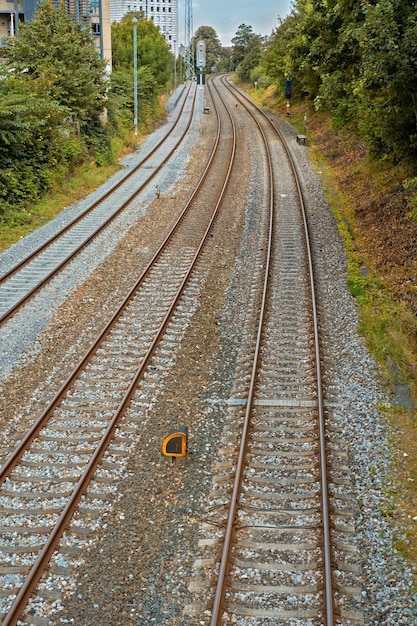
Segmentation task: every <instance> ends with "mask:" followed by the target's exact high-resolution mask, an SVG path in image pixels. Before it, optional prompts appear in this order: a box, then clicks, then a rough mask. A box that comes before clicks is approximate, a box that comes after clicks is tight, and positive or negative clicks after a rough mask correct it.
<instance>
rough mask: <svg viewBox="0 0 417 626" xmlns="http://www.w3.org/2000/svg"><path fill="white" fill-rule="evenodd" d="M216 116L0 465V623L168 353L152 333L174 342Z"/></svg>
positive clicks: (231, 140) (211, 211) (230, 146)
mask: <svg viewBox="0 0 417 626" xmlns="http://www.w3.org/2000/svg"><path fill="white" fill-rule="evenodd" d="M213 97H215V93H214V94H213ZM217 100H218V98H217ZM217 106H220V104H218V105H217ZM217 119H218V131H217V136H216V140H215V143H214V147H213V151H212V155H211V157H210V160H209V162H208V164H207V166H206V168H205V171H204V173H203V175H202V177H201V179H200V181H199V183H198V185H197V186H196V189H195V191H194V193H193V195H192V197H191V198H190V200H189V202H188V203H187V205H186V206H185V207H184V209H183V211H182V213H181V216H180V218H179V219H178V221H177V223H176V224H175V225H174V227H173V229H172V231H171V232H170V233H169V235H168V236H167V237H166V239H165V241H164V243H163V244H162V246H161V248H160V249H159V250H158V251H157V252H156V253H155V255H154V257H153V259H152V261H151V262H150V263H149V265H148V267H147V268H146V269H145V270H144V272H143V273H142V275H141V276H140V277H139V279H138V281H137V283H136V285H135V286H134V287H133V288H132V289H131V291H130V293H129V294H128V296H127V298H126V300H125V301H124V303H123V304H122V306H121V307H120V309H119V310H118V311H117V312H116V313H115V314H114V315H113V317H112V319H111V320H110V321H109V322H108V323H107V325H106V327H105V328H104V329H103V330H102V332H101V333H100V335H99V336H98V337H97V338H96V339H95V341H94V343H93V344H92V345H91V348H90V349H89V350H88V352H87V353H86V354H85V355H84V357H83V359H82V360H81V361H80V362H79V364H78V365H77V367H76V368H75V369H74V370H73V372H72V373H71V374H70V376H69V377H68V378H67V380H66V381H65V382H64V384H63V385H62V387H61V389H60V390H59V391H58V393H57V394H56V395H55V397H54V398H53V400H52V401H51V402H50V403H49V404H48V406H46V407H45V409H44V411H43V413H42V415H41V416H40V417H39V419H38V420H37V421H36V423H35V424H34V425H33V427H32V428H31V430H30V431H29V432H28V433H27V434H26V435H25V436H24V437H23V438H22V440H21V442H20V444H19V445H18V446H17V447H16V449H15V450H13V452H12V453H11V454H10V455H9V456H8V458H7V459H6V460H5V462H4V464H3V466H2V469H1V471H0V485H1V489H0V506H1V507H2V510H3V512H4V514H5V516H6V519H7V521H6V523H5V524H4V525H2V528H1V537H0V553H1V559H2V567H1V570H0V580H1V587H2V589H3V591H2V594H1V595H0V601H1V609H0V611H1V614H2V615H3V621H2V624H3V626H6V625H9V624H16V623H18V621H19V619H20V618H21V616H22V615H23V613H24V611H25V607H26V606H27V603H28V602H29V600H30V598H31V596H32V594H33V593H34V590H35V589H36V587H37V585H38V583H39V580H40V579H41V576H42V574H43V572H44V571H45V568H46V567H47V565H48V562H49V560H50V558H51V555H52V554H53V553H54V551H56V549H57V546H58V544H59V541H60V539H61V537H62V535H63V533H64V531H65V529H66V528H67V526H68V524H69V521H70V520H71V519H72V517H73V515H74V513H75V511H76V509H77V506H78V505H79V503H80V500H81V498H82V496H83V494H84V493H85V491H86V489H87V487H88V485H89V483H90V481H91V480H92V479H93V477H94V475H95V472H96V471H97V467H98V465H99V464H100V462H101V461H102V458H103V455H104V454H105V451H106V450H107V449H108V447H109V445H110V442H111V441H112V439H113V438H114V437H115V434H116V432H117V430H118V428H119V427H120V423H121V421H122V420H123V416H124V414H125V411H126V409H127V408H128V406H129V404H130V402H131V400H132V398H133V397H134V395H135V392H136V390H137V389H138V386H139V384H140V382H141V381H142V380H143V379H145V378H149V377H152V376H153V375H154V374H153V369H154V368H155V367H156V366H155V365H152V363H153V362H154V361H153V359H156V360H158V359H159V360H161V359H162V360H164V359H165V358H169V357H165V356H163V355H160V354H159V355H158V353H157V350H158V346H159V345H160V343H161V341H162V340H164V342H165V346H166V344H168V345H169V344H170V342H171V341H172V346H174V345H175V341H174V340H175V336H176V333H177V330H176V326H177V324H178V322H177V321H176V317H177V318H178V317H179V318H182V317H184V316H186V315H187V307H188V308H190V307H191V308H192V305H193V302H194V300H195V295H194V292H195V286H194V285H193V281H192V276H193V272H194V271H195V268H196V266H197V265H198V263H199V259H200V256H201V254H202V252H203V251H204V249H205V246H206V245H207V242H210V237H209V234H210V231H211V229H212V226H213V224H214V221H215V220H216V218H217V215H218V213H219V211H220V208H221V202H222V198H223V196H224V194H225V192H226V189H227V183H228V179H229V177H230V173H231V171H232V167H233V162H234V157H235V129H234V125H233V120H232V117H231V115H230V113H228V114H227V112H226V111H225V110H224V107H223V110H222V111H220V112H218V113H217ZM221 120H222V121H221ZM171 349H172V348H171ZM165 350H166V347H165ZM171 358H172V357H171ZM129 427H130V426H129V425H127V429H128V430H129ZM111 465H112V464H111V463H110V466H111ZM22 619H23V618H22Z"/></svg>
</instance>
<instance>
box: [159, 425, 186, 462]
mask: <svg viewBox="0 0 417 626" xmlns="http://www.w3.org/2000/svg"><path fill="white" fill-rule="evenodd" d="M187 440H188V428H187V427H186V426H181V427H180V428H178V429H177V430H173V431H171V432H170V433H169V435H168V436H167V437H165V439H164V442H163V444H162V454H164V455H165V456H171V457H174V458H176V457H177V456H181V457H183V456H185V455H186V454H187Z"/></svg>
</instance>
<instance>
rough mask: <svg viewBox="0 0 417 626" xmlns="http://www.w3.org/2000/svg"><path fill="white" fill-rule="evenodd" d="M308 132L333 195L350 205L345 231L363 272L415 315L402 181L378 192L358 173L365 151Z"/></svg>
mask: <svg viewBox="0 0 417 626" xmlns="http://www.w3.org/2000/svg"><path fill="white" fill-rule="evenodd" d="M313 130H314V139H313V140H312V141H314V145H315V146H317V148H318V150H319V151H320V153H321V154H322V155H323V156H324V157H325V159H326V161H327V163H328V165H329V166H330V168H331V169H332V173H333V178H334V180H335V181H336V183H337V187H338V190H339V192H342V194H345V195H346V196H349V198H350V199H351V200H353V202H354V204H355V212H354V218H353V220H354V223H351V224H350V226H351V228H352V230H353V231H356V235H357V236H359V237H360V239H361V240H362V244H361V249H362V250H365V251H366V257H367V263H369V264H370V265H371V267H370V268H369V269H372V270H374V271H375V272H376V273H377V274H378V275H379V276H380V278H381V279H382V280H383V282H384V283H385V284H386V285H387V287H388V288H389V290H390V291H391V293H392V295H393V299H394V300H400V301H402V302H404V303H405V305H406V306H407V308H408V309H409V310H410V311H412V312H413V314H417V222H416V220H414V219H413V218H412V217H411V216H410V209H409V207H408V205H407V200H406V194H405V191H404V189H403V186H402V180H401V179H400V178H399V180H398V183H396V184H394V185H393V186H391V188H389V189H384V188H383V186H382V184H381V185H379V184H378V182H376V183H375V182H374V181H372V180H371V179H370V178H369V177H367V176H366V173H364V172H365V171H366V168H362V162H364V161H365V160H366V159H367V158H368V151H367V149H366V147H365V146H364V145H363V144H361V143H360V142H356V143H355V142H352V140H351V139H349V140H348V139H346V138H343V137H341V136H339V135H337V134H336V133H335V132H334V131H331V130H329V129H326V128H325V129H323V128H321V127H320V126H317V127H315V128H314V129H313ZM344 217H345V218H346V215H345V216H344Z"/></svg>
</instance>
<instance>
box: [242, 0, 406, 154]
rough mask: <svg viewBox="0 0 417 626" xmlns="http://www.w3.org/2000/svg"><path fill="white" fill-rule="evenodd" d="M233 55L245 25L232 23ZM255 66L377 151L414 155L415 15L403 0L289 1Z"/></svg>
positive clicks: (375, 152) (244, 30)
mask: <svg viewBox="0 0 417 626" xmlns="http://www.w3.org/2000/svg"><path fill="white" fill-rule="evenodd" d="M240 29H241V34H240V36H239V38H238V39H237V41H236V45H237V48H236V53H235V58H236V59H238V60H239V62H241V61H240V58H241V54H242V52H241V51H242V41H244V36H245V35H246V36H247V34H248V29H247V27H245V28H244V29H243V28H242V27H240ZM260 67H261V68H262V69H263V71H264V73H266V74H267V75H268V76H269V79H270V80H271V81H273V82H274V83H275V84H276V85H277V86H278V87H279V89H283V85H284V81H285V79H287V78H289V77H291V78H292V80H293V88H294V89H293V91H294V95H295V97H307V98H308V99H310V100H311V101H313V102H314V105H315V107H316V108H317V109H320V108H321V109H325V110H327V111H329V112H330V113H331V114H332V115H333V119H334V121H335V123H336V124H337V125H345V124H349V125H351V126H353V127H354V128H355V129H356V130H357V131H358V132H359V133H360V134H361V135H362V137H363V138H364V139H365V140H366V141H367V142H368V144H369V146H370V148H371V150H372V152H373V153H374V154H375V155H376V156H378V157H384V158H389V159H391V160H393V161H398V160H400V159H402V158H408V159H410V158H415V156H417V15H416V13H415V6H414V3H410V2H409V0H325V1H323V0H296V1H295V2H294V5H293V8H292V11H291V13H290V15H289V16H288V17H287V18H286V19H285V20H281V22H280V24H279V25H278V27H277V28H276V29H275V31H274V32H273V34H272V36H271V38H270V39H269V40H268V41H267V42H266V49H265V52H264V53H263V55H262V57H261V60H260Z"/></svg>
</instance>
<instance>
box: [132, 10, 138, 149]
mask: <svg viewBox="0 0 417 626" xmlns="http://www.w3.org/2000/svg"><path fill="white" fill-rule="evenodd" d="M132 22H133V124H134V126H135V137H137V136H138V33H137V28H138V19H137V17H134V18H133V19H132Z"/></svg>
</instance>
